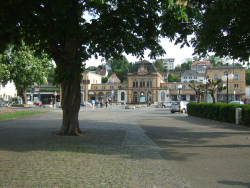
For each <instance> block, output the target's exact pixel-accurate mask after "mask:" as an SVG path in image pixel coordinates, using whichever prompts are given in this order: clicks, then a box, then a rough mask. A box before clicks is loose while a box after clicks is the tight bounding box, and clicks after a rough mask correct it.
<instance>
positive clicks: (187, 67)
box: [181, 61, 193, 70]
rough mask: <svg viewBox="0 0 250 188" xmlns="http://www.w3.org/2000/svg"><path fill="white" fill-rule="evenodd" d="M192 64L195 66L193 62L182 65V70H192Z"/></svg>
mask: <svg viewBox="0 0 250 188" xmlns="http://www.w3.org/2000/svg"><path fill="white" fill-rule="evenodd" d="M192 64H193V61H188V62H186V63H182V64H181V69H185V70H190V69H191V65H192Z"/></svg>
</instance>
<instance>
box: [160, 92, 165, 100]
mask: <svg viewBox="0 0 250 188" xmlns="http://www.w3.org/2000/svg"><path fill="white" fill-rule="evenodd" d="M161 101H165V92H163V91H162V92H161Z"/></svg>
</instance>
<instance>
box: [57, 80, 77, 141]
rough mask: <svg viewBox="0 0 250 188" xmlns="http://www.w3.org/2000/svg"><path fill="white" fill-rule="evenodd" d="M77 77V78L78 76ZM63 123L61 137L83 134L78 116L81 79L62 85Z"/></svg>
mask: <svg viewBox="0 0 250 188" xmlns="http://www.w3.org/2000/svg"><path fill="white" fill-rule="evenodd" d="M76 77H77V76H76ZM61 93H62V101H61V102H62V110H63V122H62V127H61V130H60V133H59V134H60V135H69V136H74V135H78V134H80V133H81V130H80V128H79V121H78V114H79V109H80V96H81V93H80V78H79V77H78V78H74V79H73V80H72V81H70V82H64V83H62V85H61Z"/></svg>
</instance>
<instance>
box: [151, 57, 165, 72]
mask: <svg viewBox="0 0 250 188" xmlns="http://www.w3.org/2000/svg"><path fill="white" fill-rule="evenodd" d="M153 64H154V65H155V67H156V68H157V70H158V71H159V72H166V70H165V68H164V63H163V60H162V59H157V60H156V61H155V62H154V63H153Z"/></svg>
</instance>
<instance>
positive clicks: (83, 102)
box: [80, 101, 92, 106]
mask: <svg viewBox="0 0 250 188" xmlns="http://www.w3.org/2000/svg"><path fill="white" fill-rule="evenodd" d="M80 105H81V106H85V105H87V106H92V104H91V103H90V102H86V101H81V103H80Z"/></svg>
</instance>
